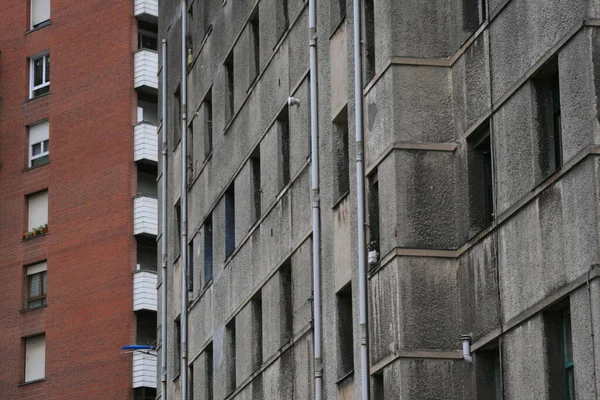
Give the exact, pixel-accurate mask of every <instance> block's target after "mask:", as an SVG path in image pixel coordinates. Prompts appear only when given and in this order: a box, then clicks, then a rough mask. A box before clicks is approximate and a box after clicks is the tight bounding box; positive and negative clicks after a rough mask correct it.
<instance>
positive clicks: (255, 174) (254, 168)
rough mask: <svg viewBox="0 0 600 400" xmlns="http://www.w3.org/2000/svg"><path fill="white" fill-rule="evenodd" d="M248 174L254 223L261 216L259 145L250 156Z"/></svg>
mask: <svg viewBox="0 0 600 400" xmlns="http://www.w3.org/2000/svg"><path fill="white" fill-rule="evenodd" d="M250 170H251V171H250V173H251V174H252V194H253V196H252V197H253V200H254V201H253V202H252V204H253V207H254V222H256V221H258V220H259V219H260V216H261V211H262V210H261V207H262V206H261V194H262V192H261V181H260V145H259V146H258V147H256V149H255V150H254V152H252V155H251V156H250Z"/></svg>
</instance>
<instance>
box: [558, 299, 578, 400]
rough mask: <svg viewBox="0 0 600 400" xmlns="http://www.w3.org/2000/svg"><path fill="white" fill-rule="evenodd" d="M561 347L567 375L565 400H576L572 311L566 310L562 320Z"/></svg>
mask: <svg viewBox="0 0 600 400" xmlns="http://www.w3.org/2000/svg"><path fill="white" fill-rule="evenodd" d="M561 342H562V343H561V347H562V352H563V369H564V374H565V400H575V363H574V361H573V334H572V331H571V310H570V309H569V308H566V309H565V310H564V311H563V312H562V318H561Z"/></svg>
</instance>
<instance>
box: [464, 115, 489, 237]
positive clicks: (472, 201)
mask: <svg viewBox="0 0 600 400" xmlns="http://www.w3.org/2000/svg"><path fill="white" fill-rule="evenodd" d="M467 162H468V169H469V175H468V176H469V229H470V231H469V233H470V235H471V236H472V235H474V234H477V233H478V232H479V231H481V230H482V229H484V228H485V227H487V226H488V225H489V224H490V223H492V221H493V220H494V194H493V179H492V147H491V140H490V129H489V125H486V126H485V127H484V128H483V129H481V130H480V131H479V132H478V133H476V134H475V135H474V137H473V138H472V139H469V141H468V142H467Z"/></svg>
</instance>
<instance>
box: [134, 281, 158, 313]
mask: <svg viewBox="0 0 600 400" xmlns="http://www.w3.org/2000/svg"><path fill="white" fill-rule="evenodd" d="M156 300H157V292H156V272H152V271H137V272H136V273H134V274H133V311H140V310H150V311H156Z"/></svg>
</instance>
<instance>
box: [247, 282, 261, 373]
mask: <svg viewBox="0 0 600 400" xmlns="http://www.w3.org/2000/svg"><path fill="white" fill-rule="evenodd" d="M250 312H251V314H252V327H251V329H252V342H253V343H254V345H253V346H252V370H253V371H254V370H256V369H258V368H260V366H261V365H262V363H263V351H262V340H263V329H262V322H263V321H262V320H263V317H262V298H261V292H260V291H259V292H258V293H257V294H256V295H254V297H253V298H252V300H250Z"/></svg>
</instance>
